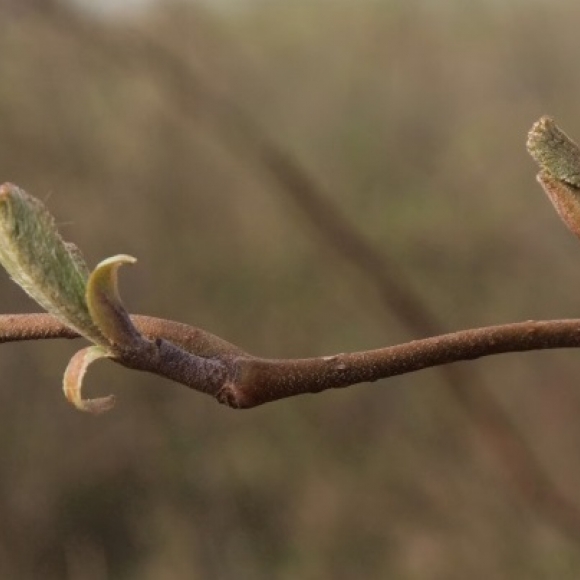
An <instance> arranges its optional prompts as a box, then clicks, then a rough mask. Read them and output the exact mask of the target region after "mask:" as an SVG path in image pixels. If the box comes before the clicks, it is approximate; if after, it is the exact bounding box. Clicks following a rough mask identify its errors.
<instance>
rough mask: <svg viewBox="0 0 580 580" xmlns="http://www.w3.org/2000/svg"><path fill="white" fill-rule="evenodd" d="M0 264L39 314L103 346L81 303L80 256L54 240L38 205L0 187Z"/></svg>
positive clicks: (51, 225) (15, 190) (45, 214)
mask: <svg viewBox="0 0 580 580" xmlns="http://www.w3.org/2000/svg"><path fill="white" fill-rule="evenodd" d="M0 262H1V263H2V265H3V266H4V268H5V269H6V270H7V272H8V273H9V274H10V276H11V277H12V279H13V280H14V281H15V282H16V283H17V284H19V285H20V286H21V287H22V288H23V289H24V290H25V291H26V293H27V294H29V295H30V296H31V298H33V299H34V300H36V302H38V303H39V304H40V305H41V306H42V307H43V308H44V309H45V310H47V311H48V312H50V313H51V314H53V315H54V316H56V317H57V318H58V319H59V320H61V322H63V323H64V324H66V325H67V326H70V327H71V328H73V329H74V330H76V331H77V332H78V333H79V334H82V335H83V336H85V337H86V338H88V339H90V340H92V341H93V342H96V343H98V344H106V341H105V339H104V338H103V336H102V334H101V333H100V331H99V330H98V328H97V327H96V326H95V324H94V323H93V321H92V320H91V316H90V314H89V310H88V307H87V304H86V301H85V287H86V281H87V278H88V269H87V266H86V264H85V262H84V261H83V259H82V256H81V254H80V251H79V250H78V248H77V247H76V246H74V245H73V244H70V243H66V242H65V241H64V240H63V239H62V238H61V237H60V235H59V233H58V231H57V229H56V225H55V223H54V218H53V217H52V215H51V214H50V213H49V212H48V210H47V209H46V208H45V206H44V205H43V204H42V202H41V201H40V200H38V199H36V198H34V197H32V196H31V195H29V194H27V193H26V192H25V191H23V190H22V189H20V188H18V187H16V186H15V185H12V184H10V183H5V184H4V185H2V186H0Z"/></svg>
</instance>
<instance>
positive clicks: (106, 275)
mask: <svg viewBox="0 0 580 580" xmlns="http://www.w3.org/2000/svg"><path fill="white" fill-rule="evenodd" d="M136 261H137V260H136V259H135V258H133V257H131V256H127V255H124V254H120V255H118V256H113V257H111V258H107V259H106V260H103V261H102V262H100V263H99V264H98V265H97V267H96V268H95V269H94V270H93V272H92V273H91V275H90V276H89V280H88V282H87V293H86V300H87V305H88V308H89V312H90V314H91V317H92V319H93V322H94V323H95V324H96V325H97V327H98V328H99V330H100V332H101V333H102V334H103V336H105V338H106V339H107V340H108V341H109V343H110V344H111V345H113V346H122V347H133V346H136V345H137V344H139V343H140V341H141V335H140V334H139V331H138V330H137V329H136V328H135V326H133V323H132V322H131V319H130V318H129V313H128V312H127V310H126V309H125V307H124V306H123V303H122V301H121V296H120V295H119V286H118V271H119V268H120V267H121V266H122V265H124V264H134V263H135V262H136Z"/></svg>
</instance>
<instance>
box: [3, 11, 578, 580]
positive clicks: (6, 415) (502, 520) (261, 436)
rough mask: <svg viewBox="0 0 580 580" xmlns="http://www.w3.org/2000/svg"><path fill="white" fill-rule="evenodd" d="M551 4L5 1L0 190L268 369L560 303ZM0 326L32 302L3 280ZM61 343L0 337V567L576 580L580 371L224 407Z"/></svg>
mask: <svg viewBox="0 0 580 580" xmlns="http://www.w3.org/2000/svg"><path fill="white" fill-rule="evenodd" d="M579 19H580V4H578V2H575V1H572V0H568V1H565V0H549V1H548V0H544V1H541V0H536V1H533V0H526V1H524V0H503V1H502V2H499V1H493V0H474V1H472V2H469V3H464V2H459V1H456V0H446V1H442V0H437V1H435V0H431V1H430V0H414V1H408V0H356V1H355V0H332V1H330V0H292V1H291V2H281V1H280V2H275V1H267V0H245V1H238V2H234V1H233V0H232V1H230V2H228V1H227V0H221V1H220V2H217V1H216V2H209V1H208V2H205V3H202V2H193V1H191V2H186V1H183V2H181V3H175V2H160V1H159V2H155V1H154V0H150V1H148V2H137V1H133V2H123V3H115V2H112V1H108V2H98V1H97V0H84V1H83V2H80V0H79V2H76V3H72V2H71V3H66V2H64V1H62V2H59V1H57V0H0V181H2V182H3V181H12V182H14V183H16V184H18V185H19V186H21V187H23V188H25V189H26V190H28V191H29V192H30V193H32V194H34V195H36V196H38V197H40V198H41V199H43V200H44V201H45V202H46V203H47V205H48V206H49V208H50V209H51V211H52V212H53V213H54V215H55V216H56V219H57V221H58V223H59V226H60V229H61V232H62V233H63V235H64V237H65V238H66V239H69V240H71V241H74V242H75V243H77V244H78V245H79V246H80V248H81V249H82V250H83V252H84V254H85V256H86V259H87V261H88V262H89V264H90V265H91V266H92V265H94V264H96V263H97V262H98V261H99V260H101V259H103V258H105V257H108V256H110V255H113V254H117V253H128V254H131V255H134V256H136V257H137V258H138V259H139V262H138V264H137V265H136V266H135V267H134V268H131V269H128V270H126V271H125V270H124V271H123V274H122V280H121V283H122V294H123V296H124V299H125V302H126V304H127V306H128V308H129V309H130V310H131V311H132V312H135V313H143V314H150V315H155V316H161V317H166V318H171V319H176V320H180V321H183V322H187V323H190V324H194V325H196V326H200V327H202V328H205V329H207V330H209V331H211V332H214V333H216V334H219V335H220V336H222V337H224V338H226V339H227V340H230V341H232V342H234V343H236V344H238V345H240V346H242V347H243V348H245V349H247V350H248V351H250V352H252V353H255V354H260V355H264V356H274V357H292V356H316V355H323V354H332V353H335V352H344V351H351V350H363V349H368V348H377V347H381V346H386V345H389V344H396V343H399V342H403V341H406V340H410V339H412V338H419V337H420V336H425V335H428V334H432V333H438V332H447V331H452V330H457V329H462V328H469V327H476V326H483V325H488V324H497V323H501V322H512V321H520V320H528V319H548V318H561V317H575V316H578V308H577V306H576V305H577V301H578V295H579V289H580V246H579V245H578V242H577V240H575V239H574V238H573V237H572V236H571V235H570V234H569V233H568V232H567V230H565V228H564V227H563V226H562V225H561V224H560V223H559V221H558V218H557V217H556V214H555V212H554V211H553V210H552V208H551V207H550V205H549V203H548V202H547V200H546V198H545V195H544V194H543V193H542V191H541V189H540V187H539V186H538V185H537V183H536V182H535V173H536V168H535V166H534V164H533V162H532V161H531V159H530V158H529V157H528V156H527V154H526V151H525V140H526V133H527V131H528V129H529V128H530V126H531V125H532V123H533V122H534V121H535V120H536V119H537V118H538V117H539V116H540V115H542V114H546V113H549V114H551V115H554V116H555V118H556V120H557V121H558V122H559V123H560V124H561V126H562V127H563V128H564V129H565V130H566V131H568V132H569V133H570V134H571V135H572V136H574V135H575V136H576V137H577V138H578V137H580V109H579V107H578V98H579V95H580V75H579V74H578V71H577V68H578V67H577V57H578V54H580V35H578V31H577V23H578V21H579ZM0 296H1V297H2V304H3V306H2V311H3V312H26V311H36V310H38V308H37V307H36V305H34V304H33V303H32V302H31V301H30V300H29V299H28V298H27V297H26V296H25V295H24V293H23V292H22V291H21V290H20V289H19V288H18V287H17V286H16V285H15V284H13V283H12V282H11V281H10V280H9V279H8V277H7V275H5V274H4V275H1V276H0ZM81 346H83V345H82V342H81V341H74V342H71V341H64V340H63V341H46V342H42V343H21V344H5V345H2V349H1V353H0V374H1V376H2V385H1V388H0V447H1V451H0V473H1V477H0V577H2V578H10V579H12V578H14V579H29V578H30V579H36V578H43V579H47V580H50V579H61V578H66V579H75V580H76V579H78V580H97V579H101V578H106V579H109V578H111V579H137V578H139V579H146V580H147V579H157V578H179V579H181V578H201V579H206V578H212V579H213V578H216V579H222V578H223V579H230V578H231V579H246V578H247V579H257V578H280V579H295V578H300V579H307V580H308V579H313V580H314V579H326V578H329V579H330V578H332V579H351V578H373V579H374V578H397V579H399V578H400V579H409V580H414V579H455V578H457V579H463V578H466V577H468V578H473V579H479V578H481V579H489V578H494V579H504V578H505V579H517V578H526V579H529V578H559V579H566V578H578V574H579V572H580V493H579V492H578V489H580V461H579V460H578V457H579V455H580V395H579V393H578V376H579V375H580V358H579V356H578V354H577V353H576V352H574V351H568V352H566V351H558V352H546V351H545V352H539V353H530V354H511V355H504V356H499V357H492V358H489V359H482V360H480V361H473V362H467V363H460V364H457V365H453V366H451V367H447V368H446V369H431V370H427V371H422V372H420V373H416V374H412V375H408V376H403V377H399V378H393V379H390V380H388V381H382V382H378V383H375V384H373V385H364V386H358V387H353V388H350V389H346V390H342V391H336V392H326V393H323V394H320V395H317V396H305V397H301V398H297V399H294V400H293V399H291V400H285V401H281V402H278V403H274V404H269V405H266V406H264V407H260V408H257V409H254V410H249V411H232V410H230V409H227V408H225V407H221V406H219V405H217V404H216V403H215V402H214V401H213V400H210V399H209V398H206V397H203V396H202V395H199V394H197V393H194V392H191V391H189V390H187V389H186V388H184V387H182V386H179V385H175V384H172V383H170V382H168V381H164V380H163V379H161V378H159V377H155V376H148V375H145V374H140V373H136V372H130V371H128V370H126V369H123V368H121V367H119V366H116V365H113V364H111V363H106V362H103V363H99V364H98V365H95V367H94V368H93V367H92V368H91V370H90V373H89V377H88V380H87V387H88V391H90V392H92V393H94V394H103V395H104V394H108V393H110V392H112V393H115V394H116V395H117V396H118V404H117V407H116V408H115V410H114V411H112V412H110V413H109V414H107V415H105V416H102V417H99V418H94V417H91V416H86V415H84V414H82V413H78V412H76V411H75V410H74V409H73V408H72V407H71V406H70V405H68V404H67V403H66V402H65V400H64V397H63V396H62V393H61V387H60V384H61V378H62V374H63V371H64V368H65V366H66V364H67V362H68V359H69V357H70V356H71V355H72V354H73V353H74V352H75V350H77V349H78V348H80V347H81Z"/></svg>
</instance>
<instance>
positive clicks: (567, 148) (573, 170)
mask: <svg viewBox="0 0 580 580" xmlns="http://www.w3.org/2000/svg"><path fill="white" fill-rule="evenodd" d="M527 148H528V151H529V153H530V155H531V156H532V157H533V158H534V160H535V161H536V163H537V164H538V165H539V166H540V168H541V169H542V170H543V171H544V172H546V173H549V174H550V175H551V176H552V177H555V178H556V179H559V180H560V181H564V182H566V183H568V184H569V185H572V186H573V187H579V188H580V148H579V147H578V145H576V143H574V141H572V139H570V137H568V135H566V133H564V131H562V129H560V127H558V125H556V123H555V122H554V119H552V117H548V116H544V117H542V118H541V119H540V120H539V121H537V122H536V123H534V125H533V126H532V128H531V130H530V132H529V133H528V142H527Z"/></svg>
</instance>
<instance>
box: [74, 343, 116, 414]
mask: <svg viewBox="0 0 580 580" xmlns="http://www.w3.org/2000/svg"><path fill="white" fill-rule="evenodd" d="M108 356H110V355H109V352H108V351H107V350H106V349H105V348H102V347H100V346H89V347H87V348H83V349H82V350H79V351H78V352H77V353H76V354H75V355H74V356H73V357H72V358H71V359H70V362H69V363H68V366H67V367H66V370H65V372H64V380H63V389H64V394H65V397H66V398H67V399H68V401H69V402H71V403H72V404H73V405H74V406H75V407H76V408H77V409H79V410H80V411H87V412H89V413H93V414H95V415H99V414H100V413H104V412H105V411H108V410H109V409H111V408H112V407H113V405H114V404H115V396H114V395H109V396H107V397H100V398H98V399H83V397H82V395H81V389H82V385H83V378H84V376H85V373H86V371H87V368H88V366H89V365H90V364H91V363H93V362H94V361H96V360H98V359H100V358H106V357H108Z"/></svg>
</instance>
